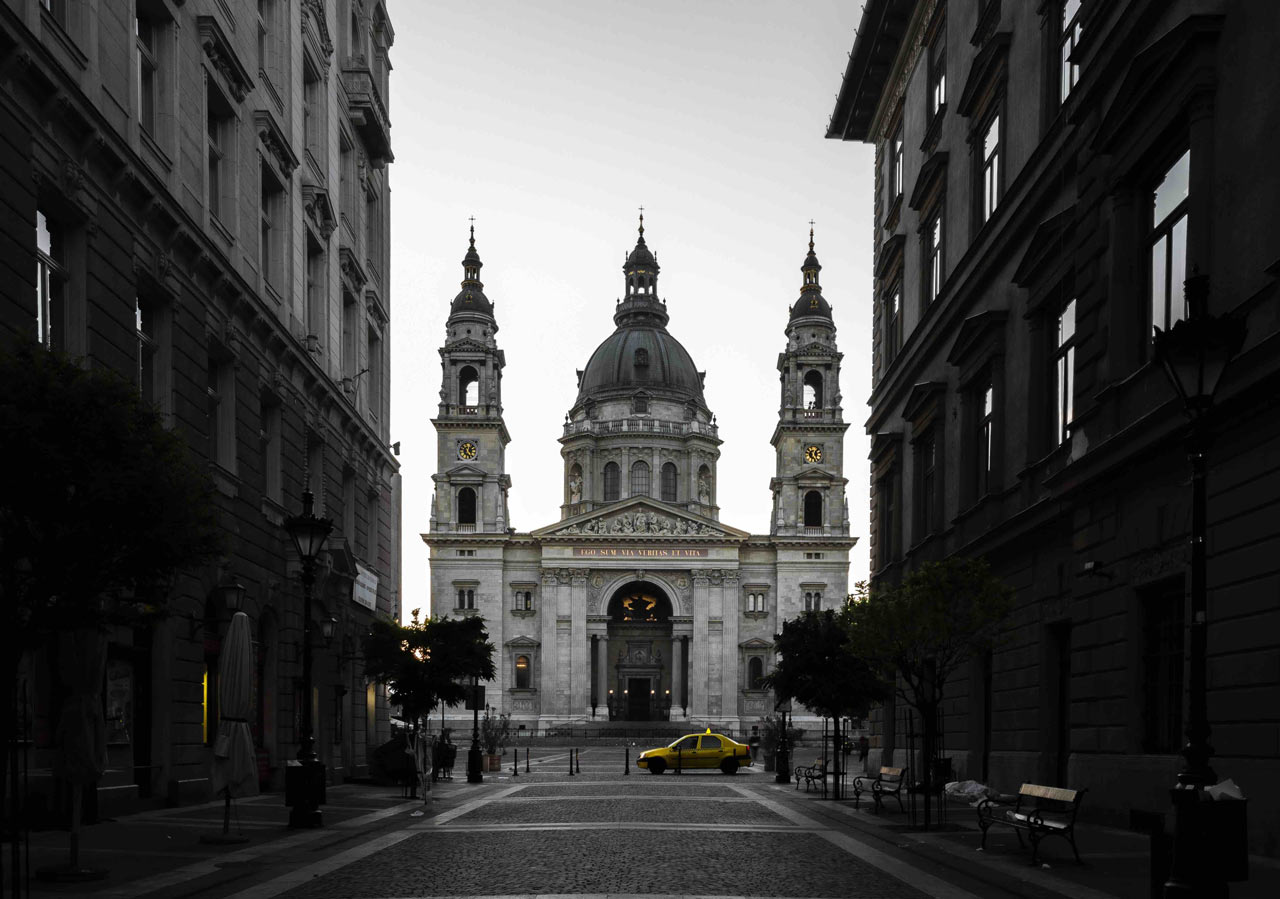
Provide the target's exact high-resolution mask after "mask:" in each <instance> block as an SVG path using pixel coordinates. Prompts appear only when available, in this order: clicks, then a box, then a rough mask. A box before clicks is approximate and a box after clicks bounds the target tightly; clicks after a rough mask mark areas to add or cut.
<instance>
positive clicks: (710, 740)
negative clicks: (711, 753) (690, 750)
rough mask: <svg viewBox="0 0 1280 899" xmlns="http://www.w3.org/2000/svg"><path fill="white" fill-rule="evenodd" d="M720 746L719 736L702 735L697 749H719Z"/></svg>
mask: <svg viewBox="0 0 1280 899" xmlns="http://www.w3.org/2000/svg"><path fill="white" fill-rule="evenodd" d="M720 746H721V743H720V738H719V737H707V736H704V737H703V738H702V745H701V746H699V747H698V748H699V749H719V748H720Z"/></svg>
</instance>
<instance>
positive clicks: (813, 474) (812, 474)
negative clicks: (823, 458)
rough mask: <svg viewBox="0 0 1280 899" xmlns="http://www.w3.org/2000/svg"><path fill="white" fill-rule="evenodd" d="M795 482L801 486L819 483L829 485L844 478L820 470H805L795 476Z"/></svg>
mask: <svg viewBox="0 0 1280 899" xmlns="http://www.w3.org/2000/svg"><path fill="white" fill-rule="evenodd" d="M796 480H797V481H798V482H799V483H801V484H814V483H820V482H826V483H830V482H832V481H843V480H844V478H842V477H840V476H839V475H837V474H832V473H831V472H829V471H827V470H825V469H822V468H806V469H805V470H803V471H801V472H800V473H799V474H798V475H796Z"/></svg>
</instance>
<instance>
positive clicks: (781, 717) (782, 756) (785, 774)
mask: <svg viewBox="0 0 1280 899" xmlns="http://www.w3.org/2000/svg"><path fill="white" fill-rule="evenodd" d="M789 705H790V702H786V703H782V702H779V703H778V704H777V706H776V707H775V710H776V711H777V712H778V721H779V725H780V726H779V729H778V746H777V748H776V749H774V751H773V769H774V776H773V782H774V783H780V784H789V783H791V747H790V746H788V745H787V711H788V706H789Z"/></svg>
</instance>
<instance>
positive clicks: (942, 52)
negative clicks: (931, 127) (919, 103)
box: [929, 22, 947, 119]
mask: <svg viewBox="0 0 1280 899" xmlns="http://www.w3.org/2000/svg"><path fill="white" fill-rule="evenodd" d="M946 104H947V23H946V22H942V23H941V24H940V25H939V27H938V33H937V36H936V37H935V38H934V39H933V43H932V44H930V45H929V118H930V119H932V118H933V117H934V116H935V115H937V114H938V113H939V112H941V111H942V108H943V107H944V106H946Z"/></svg>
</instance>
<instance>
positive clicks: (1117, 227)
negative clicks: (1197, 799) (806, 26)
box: [827, 0, 1280, 853]
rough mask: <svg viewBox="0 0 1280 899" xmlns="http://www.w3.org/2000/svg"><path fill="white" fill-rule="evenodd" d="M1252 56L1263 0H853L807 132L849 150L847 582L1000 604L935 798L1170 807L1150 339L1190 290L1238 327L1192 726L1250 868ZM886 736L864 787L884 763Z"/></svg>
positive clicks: (1258, 519) (1266, 255)
mask: <svg viewBox="0 0 1280 899" xmlns="http://www.w3.org/2000/svg"><path fill="white" fill-rule="evenodd" d="M1277 40H1280V17H1278V16H1277V15H1276V11H1275V9H1274V8H1272V6H1271V5H1270V4H1261V3H1257V4H1231V3H1217V2H1210V3H1191V2H1137V0H1135V2H1122V3H1101V2H1088V0H1086V2H1083V3H1081V2H1079V0H1065V2H1044V3H1009V2H1003V3H1002V2H1000V0H985V2H950V3H947V2H937V0H931V2H906V0H871V2H869V3H867V5H866V10H865V12H864V14H863V17H862V21H861V24H860V26H859V29H858V34H857V37H856V39H855V42H854V46H853V52H852V54H851V56H850V59H849V65H848V70H847V72H846V74H845V77H844V81H843V84H842V85H841V88H840V93H839V97H838V100H837V102H836V106H835V110H834V114H833V116H832V119H831V122H830V126H829V130H828V134H827V136H828V137H831V138H837V139H841V140H857V141H864V142H868V143H872V144H874V145H875V147H876V167H875V171H874V178H875V208H874V219H875V231H874V233H875V306H874V338H873V348H872V349H873V383H874V388H873V391H872V394H871V397H870V405H871V416H870V418H869V419H868V421H867V429H868V432H869V433H870V434H871V436H872V441H873V444H872V454H871V466H872V478H873V487H874V489H873V503H872V509H871V536H872V545H871V558H872V569H873V576H874V578H875V579H877V580H882V581H894V580H896V579H898V578H900V577H901V576H902V575H903V573H904V572H905V571H907V570H910V569H911V568H912V567H914V566H916V565H918V564H919V563H920V562H922V561H925V560H929V559H938V558H941V557H944V556H947V555H950V554H963V555H969V556H985V557H987V558H988V559H989V560H990V561H991V563H992V565H993V566H994V568H995V569H996V570H997V571H998V572H999V573H1000V574H1001V575H1003V576H1004V577H1005V579H1006V580H1007V581H1008V582H1009V583H1010V584H1011V585H1012V586H1014V587H1015V588H1016V590H1017V597H1018V598H1017V607H1016V611H1015V612H1014V614H1013V615H1012V617H1011V618H1010V621H1009V627H1008V632H1007V639H1006V642H1004V643H1003V644H1002V645H1001V646H1000V647H999V648H997V649H996V650H995V651H994V653H992V654H991V655H989V656H988V657H986V658H979V659H975V660H974V662H973V667H972V672H971V676H970V677H969V678H968V679H967V680H966V681H965V682H963V683H960V684H957V685H955V686H954V688H953V690H952V693H953V695H952V697H951V699H950V700H949V701H948V703H947V705H946V715H945V732H946V746H947V750H948V754H949V755H951V756H952V757H953V760H954V761H955V762H956V764H957V767H958V769H959V775H960V776H962V777H972V778H976V779H980V780H987V781H990V782H992V783H994V784H995V785H996V786H997V787H999V788H1000V789H1002V790H1006V791H1009V790H1016V788H1017V787H1018V785H1019V784H1020V783H1021V782H1024V781H1032V782H1038V783H1048V784H1061V785H1064V786H1070V787H1073V788H1079V787H1088V788H1089V789H1090V794H1089V797H1088V801H1087V802H1086V803H1085V807H1086V810H1087V811H1088V812H1090V813H1093V814H1102V815H1107V816H1110V817H1112V818H1115V819H1117V820H1121V821H1125V820H1128V816H1129V814H1130V810H1131V809H1133V810H1138V811H1144V810H1145V811H1160V812H1163V811H1166V810H1167V809H1168V808H1169V799H1168V795H1169V794H1168V789H1169V787H1171V786H1172V785H1173V784H1174V782H1175V778H1174V775H1175V772H1177V770H1178V768H1179V765H1180V759H1179V757H1178V754H1177V753H1178V751H1179V748H1180V746H1181V744H1182V743H1183V742H1184V737H1183V735H1182V734H1183V729H1184V724H1185V716H1186V713H1185V711H1184V708H1185V706H1186V702H1187V694H1188V686H1189V679H1188V674H1187V673H1186V671H1187V663H1186V659H1187V654H1188V644H1187V640H1188V638H1187V633H1188V625H1189V612H1188V610H1189V608H1190V602H1189V596H1188V591H1189V587H1190V583H1189V574H1188V563H1189V558H1190V552H1189V549H1188V543H1187V537H1188V532H1189V528H1190V511H1191V510H1190V506H1191V491H1190V489H1189V487H1188V476H1189V469H1188V464H1187V458H1186V453H1185V447H1184V443H1183V434H1184V427H1185V419H1184V416H1183V410H1182V405H1181V403H1180V402H1179V400H1178V399H1177V397H1176V396H1175V394H1174V391H1173V389H1172V388H1171V386H1170V384H1169V382H1168V381H1167V379H1166V377H1165V374H1164V372H1163V371H1162V370H1161V366H1160V365H1159V364H1158V363H1157V362H1156V361H1155V360H1154V358H1153V353H1152V343H1151V335H1152V333H1153V326H1154V327H1159V328H1162V329H1167V328H1168V327H1169V326H1170V325H1171V324H1173V323H1174V322H1176V321H1179V320H1180V319H1182V318H1184V317H1186V315H1187V305H1186V303H1185V302H1184V296H1183V282H1184V280H1186V279H1187V278H1189V277H1191V276H1192V275H1193V274H1195V273H1198V274H1199V275H1200V276H1202V277H1203V278H1206V279H1208V282H1207V283H1208V291H1209V294H1208V306H1209V310H1210V311H1211V312H1213V313H1214V314H1226V313H1232V314H1234V315H1236V316H1238V317H1240V318H1242V319H1243V320H1244V321H1245V322H1246V324H1247V328H1248V336H1247V339H1246V342H1245V344H1244V347H1243V349H1242V350H1241V352H1240V354H1239V355H1238V356H1237V358H1236V359H1235V361H1234V362H1233V363H1232V364H1231V367H1230V368H1229V370H1228V371H1227V374H1226V378H1225V381H1224V382H1223V384H1222V387H1221V389H1220V390H1219V392H1218V397H1217V417H1216V419H1215V423H1214V425H1213V428H1214V432H1215V438H1216V439H1215V442H1214V444H1213V446H1212V448H1211V449H1210V450H1209V466H1210V468H1209V475H1208V485H1209V500H1208V503H1209V505H1208V521H1209V542H1208V548H1209V560H1208V586H1209V593H1208V654H1209V656H1208V659H1209V661H1208V672H1209V675H1208V709H1209V718H1210V721H1211V723H1212V727H1213V736H1212V740H1211V742H1212V743H1213V745H1214V746H1215V747H1216V757H1215V760H1214V766H1215V768H1216V770H1217V771H1218V773H1219V775H1220V776H1223V777H1232V778H1234V779H1235V780H1237V781H1238V782H1239V783H1241V784H1242V785H1243V786H1244V791H1245V793H1246V795H1248V796H1250V797H1252V802H1251V803H1250V806H1249V813H1250V818H1251V827H1250V829H1249V830H1250V840H1251V845H1252V846H1253V848H1254V849H1255V851H1256V850H1264V851H1267V852H1272V853H1274V852H1275V851H1277V849H1280V846H1278V845H1277V843H1276V842H1275V834H1276V833H1277V832H1280V808H1278V807H1277V803H1276V800H1275V797H1276V796H1277V795H1280V742H1278V741H1277V734H1280V704H1278V703H1277V702H1276V701H1275V700H1276V696H1277V691H1278V690H1280V669H1278V668H1277V664H1276V651H1275V646H1276V634H1277V633H1278V632H1280V600H1278V599H1277V597H1278V595H1280V594H1278V593H1277V587H1276V585H1277V583H1278V582H1280V554H1277V552H1276V547H1277V545H1278V543H1277V541H1278V540H1280V516H1278V515H1276V514H1275V508H1274V507H1275V500H1276V497H1277V495H1278V491H1280V487H1278V482H1277V464H1276V459H1277V458H1278V454H1280V415H1277V410H1276V405H1275V398H1276V396H1277V395H1278V394H1280V379H1278V378H1277V370H1278V367H1280V355H1277V353H1276V350H1275V344H1276V341H1277V302H1278V300H1277V294H1276V291H1277V284H1276V279H1277V275H1280V245H1278V244H1277V243H1276V241H1275V239H1274V235H1275V234H1277V233H1280V206H1277V204H1276V203H1275V198H1276V197H1277V196H1280V168H1278V167H1277V165H1276V162H1275V158H1274V153H1273V152H1272V151H1271V149H1270V143H1271V140H1272V138H1273V137H1274V135H1276V134H1278V133H1280V107H1278V106H1277V105H1276V104H1275V103H1273V102H1269V101H1263V100H1262V99H1261V98H1264V97H1271V96H1273V95H1275V94H1276V92H1277V90H1280V69H1277V67H1276V65H1275V61H1274V55H1275V46H1276V43H1277ZM1200 283H1203V282H1200ZM894 714H895V712H894V709H893V708H892V706H888V707H886V709H885V712H884V717H883V718H882V719H881V720H880V721H879V723H878V725H877V727H878V733H877V736H876V737H875V745H876V747H877V748H876V749H875V750H874V751H873V755H872V763H873V764H875V763H877V761H879V760H881V758H882V759H883V761H884V762H888V760H889V753H891V752H894V753H896V758H897V759H898V760H899V761H900V760H901V759H902V758H903V755H902V751H903V745H902V740H901V738H900V737H898V738H897V739H896V740H895V734H894V731H895V729H896V728H895V723H894Z"/></svg>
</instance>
